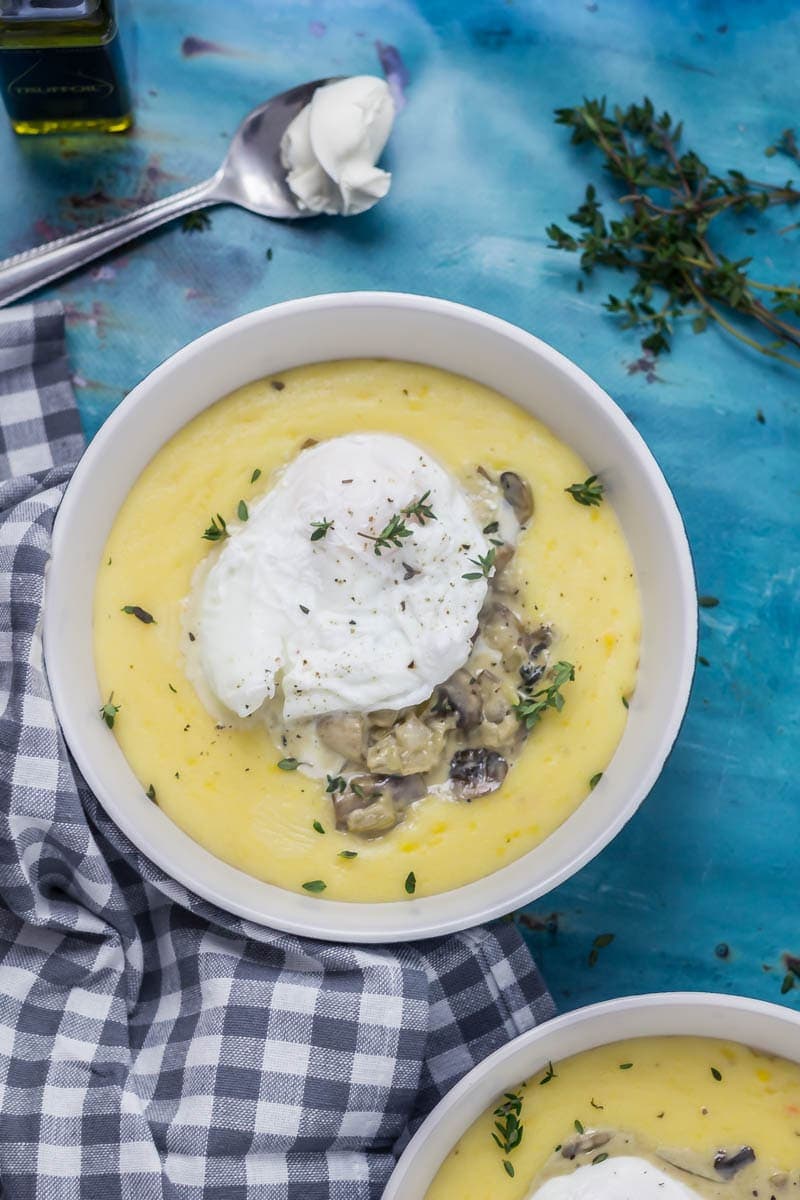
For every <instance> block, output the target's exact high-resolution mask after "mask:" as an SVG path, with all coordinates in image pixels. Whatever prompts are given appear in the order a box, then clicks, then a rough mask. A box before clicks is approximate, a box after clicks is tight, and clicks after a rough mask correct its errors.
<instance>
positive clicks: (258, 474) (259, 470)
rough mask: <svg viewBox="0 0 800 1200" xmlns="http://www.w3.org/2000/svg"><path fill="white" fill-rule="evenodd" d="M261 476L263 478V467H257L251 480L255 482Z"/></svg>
mask: <svg viewBox="0 0 800 1200" xmlns="http://www.w3.org/2000/svg"><path fill="white" fill-rule="evenodd" d="M260 478H261V467H256V469H255V471H253V474H252V475H251V476H250V482H251V483H255V481H256V480H257V479H260Z"/></svg>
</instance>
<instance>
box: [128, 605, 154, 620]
mask: <svg viewBox="0 0 800 1200" xmlns="http://www.w3.org/2000/svg"><path fill="white" fill-rule="evenodd" d="M122 611H123V612H124V613H127V614H128V616H131V617H136V618H137V620H139V621H141V622H142V624H143V625H155V623H156V619H155V617H154V616H153V614H152V613H149V612H148V611H147V609H146V608H140V607H139V605H138V604H124V605H123V606H122Z"/></svg>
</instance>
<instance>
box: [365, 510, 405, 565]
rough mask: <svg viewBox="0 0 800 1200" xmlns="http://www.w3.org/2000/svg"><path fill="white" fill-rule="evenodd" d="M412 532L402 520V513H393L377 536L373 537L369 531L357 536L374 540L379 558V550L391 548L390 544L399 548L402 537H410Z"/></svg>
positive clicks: (374, 547)
mask: <svg viewBox="0 0 800 1200" xmlns="http://www.w3.org/2000/svg"><path fill="white" fill-rule="evenodd" d="M404 511H405V510H404ZM413 532H414V531H413V529H409V528H408V526H407V525H406V523H405V521H404V520H403V514H402V513H395V515H394V516H393V517H392V518H391V519H390V520H389V521H387V523H386V524H385V525H384V527H383V529H382V530H381V531H380V533H379V534H378V536H377V537H374V536H373V535H372V534H371V533H361V534H359V537H365V538H366V539H367V540H368V541H370V542H374V543H375V545H374V546H373V549H374V551H375V553H376V554H377V556H378V558H380V556H381V550H391V548H392V546H395V547H396V548H397V549H400V548H401V547H402V545H403V539H404V538H410V537H411V535H412V533H413Z"/></svg>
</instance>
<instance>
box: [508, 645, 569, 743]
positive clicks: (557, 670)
mask: <svg viewBox="0 0 800 1200" xmlns="http://www.w3.org/2000/svg"><path fill="white" fill-rule="evenodd" d="M574 678H575V668H574V666H573V665H572V663H568V662H557V663H556V665H555V667H554V668H553V671H552V674H551V677H550V683H549V684H548V686H547V687H545V688H539V690H538V691H536V692H520V693H519V701H518V703H517V704H515V705H514V712H515V713H516V714H517V717H518V719H519V720H520V721H521V722H522V724H523V725H524V726H525V728H526V729H527V730H529V731H530V730H531V729H533V727H534V725H537V724H538V723H539V721H540V720H541V719H542V716H543V715H544V713H545V712H546V711H547V709H548V708H554V709H555V710H556V712H561V710H562V708H563V707H564V697H563V696H562V694H561V689H562V687H563V686H564V684H565V683H571V682H572V681H573V680H574Z"/></svg>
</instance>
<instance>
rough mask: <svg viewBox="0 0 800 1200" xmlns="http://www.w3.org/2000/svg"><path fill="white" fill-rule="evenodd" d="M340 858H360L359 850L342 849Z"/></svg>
mask: <svg viewBox="0 0 800 1200" xmlns="http://www.w3.org/2000/svg"><path fill="white" fill-rule="evenodd" d="M339 858H358V851H357V850H340V851H339Z"/></svg>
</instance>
